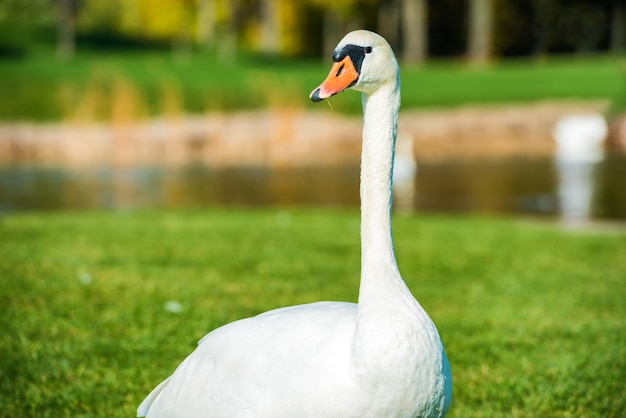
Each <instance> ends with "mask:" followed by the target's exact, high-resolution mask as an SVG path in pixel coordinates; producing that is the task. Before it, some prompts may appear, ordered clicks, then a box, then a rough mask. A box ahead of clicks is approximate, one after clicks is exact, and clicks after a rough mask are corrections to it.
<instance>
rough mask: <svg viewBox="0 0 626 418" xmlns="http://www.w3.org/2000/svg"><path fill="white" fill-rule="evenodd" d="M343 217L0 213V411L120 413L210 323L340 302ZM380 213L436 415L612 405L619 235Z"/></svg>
mask: <svg viewBox="0 0 626 418" xmlns="http://www.w3.org/2000/svg"><path fill="white" fill-rule="evenodd" d="M358 225H359V218H358V213H357V212H356V211H331V210H304V209H302V210H294V211H291V212H284V211H278V210H276V211H273V210H260V211H252V210H250V211H243V210H241V211H240V210H234V211H233V210H229V211H226V210H209V211H187V212H159V211H154V212H116V213H105V212H90V213H71V212H69V213H52V214H25V215H15V216H5V217H2V218H0V237H1V239H0V307H1V308H0V309H2V321H1V322H0V352H1V353H2V356H0V371H1V373H0V416H3V417H29V416H37V417H95V416H107V417H130V416H134V410H135V408H136V406H137V405H138V403H139V402H140V401H141V400H142V399H143V397H144V396H145V395H146V394H147V393H148V392H149V391H150V390H151V389H152V388H153V387H154V386H155V385H156V384H157V383H159V382H160V381H161V380H162V379H163V378H165V377H166V376H167V375H168V374H169V373H171V372H172V371H173V369H174V368H175V367H176V366H177V365H178V363H179V362H180V361H181V360H182V359H183V358H184V357H185V356H186V355H187V354H188V353H189V352H191V351H192V350H193V348H194V346H195V344H196V341H197V340H198V339H200V338H201V337H202V336H203V335H204V334H205V333H206V332H208V331H209V330H211V329H213V328H215V327H217V326H219V325H221V324H224V323H226V322H230V321H233V320H235V319H237V318H241V317H245V316H249V315H254V314H256V313H259V312H262V311H265V310H268V309H271V308H274V307H279V306H283V305H291V304H298V303H305V302H311V301H316V300H348V301H355V300H356V298H357V288H358V275H359V257H360V256H359V242H358V237H359V233H358ZM394 228H395V241H396V252H397V256H398V262H399V265H400V270H401V271H402V272H403V275H404V277H405V278H406V280H407V283H408V285H409V287H410V288H411V289H412V290H413V292H414V294H415V295H416V296H417V297H418V299H419V300H420V302H421V303H422V305H423V306H424V307H425V308H426V309H427V310H428V312H429V313H430V315H431V316H432V318H433V319H434V321H435V323H436V324H437V326H438V328H439V331H440V333H441V336H442V339H443V341H444V344H445V347H446V350H447V353H448V357H449V359H450V363H451V366H452V374H453V382H454V397H453V403H452V409H451V412H450V415H449V416H450V417H504V416H507V417H618V416H622V415H623V413H624V411H625V410H626V386H625V385H624V382H625V381H626V329H625V323H624V320H625V318H626V303H625V302H624V301H626V269H625V266H626V233H619V232H616V233H601V232H567V231H564V230H561V229H559V228H558V227H557V226H554V225H551V224H545V223H538V222H534V221H519V220H511V219H490V218H472V217H468V218H466V217H436V216H411V217H397V218H395V220H394ZM169 301H174V302H178V303H179V304H180V306H181V307H182V310H181V311H180V312H170V311H168V310H167V309H166V308H165V306H166V304H167V303H168V302H169Z"/></svg>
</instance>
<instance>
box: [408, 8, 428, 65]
mask: <svg viewBox="0 0 626 418" xmlns="http://www.w3.org/2000/svg"><path fill="white" fill-rule="evenodd" d="M402 34H403V36H402V41H403V42H402V46H403V52H404V53H403V54H402V57H403V58H404V60H405V61H407V62H411V63H417V64H420V63H423V62H424V61H425V59H426V54H427V47H428V9H427V3H426V0H402Z"/></svg>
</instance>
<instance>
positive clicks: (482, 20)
mask: <svg viewBox="0 0 626 418" xmlns="http://www.w3.org/2000/svg"><path fill="white" fill-rule="evenodd" d="M492 20H493V0H471V1H470V10H469V34H468V35H469V36H468V37H469V45H468V53H469V59H470V61H471V62H472V63H474V64H478V65H480V64H484V63H486V62H487V61H488V60H489V58H490V57H491V46H492V32H493V22H492Z"/></svg>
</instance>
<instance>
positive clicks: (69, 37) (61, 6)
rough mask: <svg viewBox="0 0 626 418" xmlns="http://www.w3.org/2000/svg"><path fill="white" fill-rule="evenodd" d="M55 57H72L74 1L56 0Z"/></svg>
mask: <svg viewBox="0 0 626 418" xmlns="http://www.w3.org/2000/svg"><path fill="white" fill-rule="evenodd" d="M57 25H58V39H57V55H58V56H59V57H60V58H62V59H70V58H72V57H73V56H74V50H75V46H74V1H73V0H58V20H57Z"/></svg>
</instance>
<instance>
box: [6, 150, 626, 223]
mask: <svg viewBox="0 0 626 418" xmlns="http://www.w3.org/2000/svg"><path fill="white" fill-rule="evenodd" d="M395 186H397V187H396V190H395V200H394V202H395V205H396V207H397V209H398V210H404V211H417V212H430V213H450V212H453V213H483V214H484V213H488V214H514V215H538V216H546V217H561V218H565V219H568V220H574V221H576V220H587V219H604V220H626V156H625V155H621V154H609V155H607V156H606V157H605V158H604V159H603V160H602V161H600V162H595V163H588V162H587V163H584V162H579V163H573V162H572V163H562V164H558V163H557V162H555V160H554V159H552V158H549V157H532V158H530V157H529V158H506V159H483V160H463V159H458V160H448V161H440V162H421V163H419V162H418V167H417V172H416V174H415V176H413V177H409V178H408V179H404V180H402V181H400V180H398V181H397V182H396V185H395ZM358 188H359V168H358V167H357V166H353V167H339V168H337V167H332V168H328V167H323V168H319V167H318V168H301V169H228V170H212V169H209V168H207V167H204V166H198V165H190V166H188V167H185V168H179V169H171V168H166V167H143V168H111V167H100V168H96V169H81V170H78V169H67V168H50V167H37V166H28V167H24V166H21V167H4V168H0V212H2V213H15V212H20V211H27V210H67V209H71V210H76V209H103V208H104V209H141V208H198V207H224V206H226V207H233V206H237V207H248V206H254V207H260V206H261V207H262V206H270V207H286V206H287V207H288V206H316V207H355V208H356V207H358V205H359V191H358Z"/></svg>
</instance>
